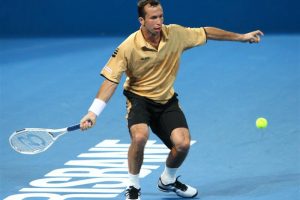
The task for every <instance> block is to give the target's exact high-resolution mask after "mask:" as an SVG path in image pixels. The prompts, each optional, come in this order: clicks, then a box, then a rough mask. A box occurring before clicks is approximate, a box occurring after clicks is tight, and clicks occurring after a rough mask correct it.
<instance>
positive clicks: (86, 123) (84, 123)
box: [80, 112, 97, 131]
mask: <svg viewBox="0 0 300 200" xmlns="http://www.w3.org/2000/svg"><path fill="white" fill-rule="evenodd" d="M96 119H97V115H96V114H95V113H93V112H88V113H87V114H86V115H85V116H84V117H83V118H82V119H81V120H80V129H81V130H82V131H84V130H87V129H89V128H92V127H93V126H94V125H95V124H96Z"/></svg>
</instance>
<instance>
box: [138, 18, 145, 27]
mask: <svg viewBox="0 0 300 200" xmlns="http://www.w3.org/2000/svg"><path fill="white" fill-rule="evenodd" d="M139 22H140V24H141V25H142V26H144V25H145V19H144V18H142V17H139Z"/></svg>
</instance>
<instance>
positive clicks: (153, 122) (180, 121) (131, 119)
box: [123, 90, 188, 149]
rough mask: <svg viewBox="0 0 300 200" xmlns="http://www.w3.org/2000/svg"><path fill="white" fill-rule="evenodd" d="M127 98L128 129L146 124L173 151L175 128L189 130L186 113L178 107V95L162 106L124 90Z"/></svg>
mask: <svg viewBox="0 0 300 200" xmlns="http://www.w3.org/2000/svg"><path fill="white" fill-rule="evenodd" d="M123 93H124V95H125V96H126V97H127V121H128V128H129V130H130V127H131V126H132V125H134V124H140V123H145V124H147V125H148V126H149V127H150V128H151V130H152V132H153V133H155V134H156V135H157V136H158V137H159V138H160V139H161V140H162V141H163V143H164V144H165V145H166V146H167V147H168V148H169V149H171V148H172V146H173V144H172V142H171V139H170V136H171V133H172V131H173V130H174V129H175V128H182V127H184V128H188V124H187V122H186V118H185V116H184V113H183V112H182V110H181V109H180V107H179V105H178V99H177V94H176V93H175V94H174V96H173V97H172V98H171V99H170V100H169V101H168V102H167V103H166V104H160V103H157V102H155V101H153V100H151V99H148V98H146V97H142V96H139V95H136V94H133V93H131V92H128V91H126V90H124V92H123Z"/></svg>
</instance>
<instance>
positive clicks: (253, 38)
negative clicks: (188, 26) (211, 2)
mask: <svg viewBox="0 0 300 200" xmlns="http://www.w3.org/2000/svg"><path fill="white" fill-rule="evenodd" d="M204 30H205V32H206V37H207V39H208V40H226V41H239V42H249V43H259V42H260V37H261V36H263V35H264V34H263V32H261V31H260V30H256V31H252V32H249V33H245V34H240V33H234V32H230V31H226V30H222V29H219V28H215V27H204Z"/></svg>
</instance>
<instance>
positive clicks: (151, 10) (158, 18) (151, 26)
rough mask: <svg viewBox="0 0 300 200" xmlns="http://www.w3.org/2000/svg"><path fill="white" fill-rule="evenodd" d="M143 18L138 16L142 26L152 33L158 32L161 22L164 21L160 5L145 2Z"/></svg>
mask: <svg viewBox="0 0 300 200" xmlns="http://www.w3.org/2000/svg"><path fill="white" fill-rule="evenodd" d="M144 9H145V13H146V16H145V19H143V18H140V22H141V24H142V26H143V27H144V28H145V29H146V30H147V31H148V32H149V33H151V34H152V35H157V34H160V32H161V29H162V24H163V23H164V15H163V9H162V7H161V5H158V6H151V5H150V4H147V5H146V6H145V7H144Z"/></svg>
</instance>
